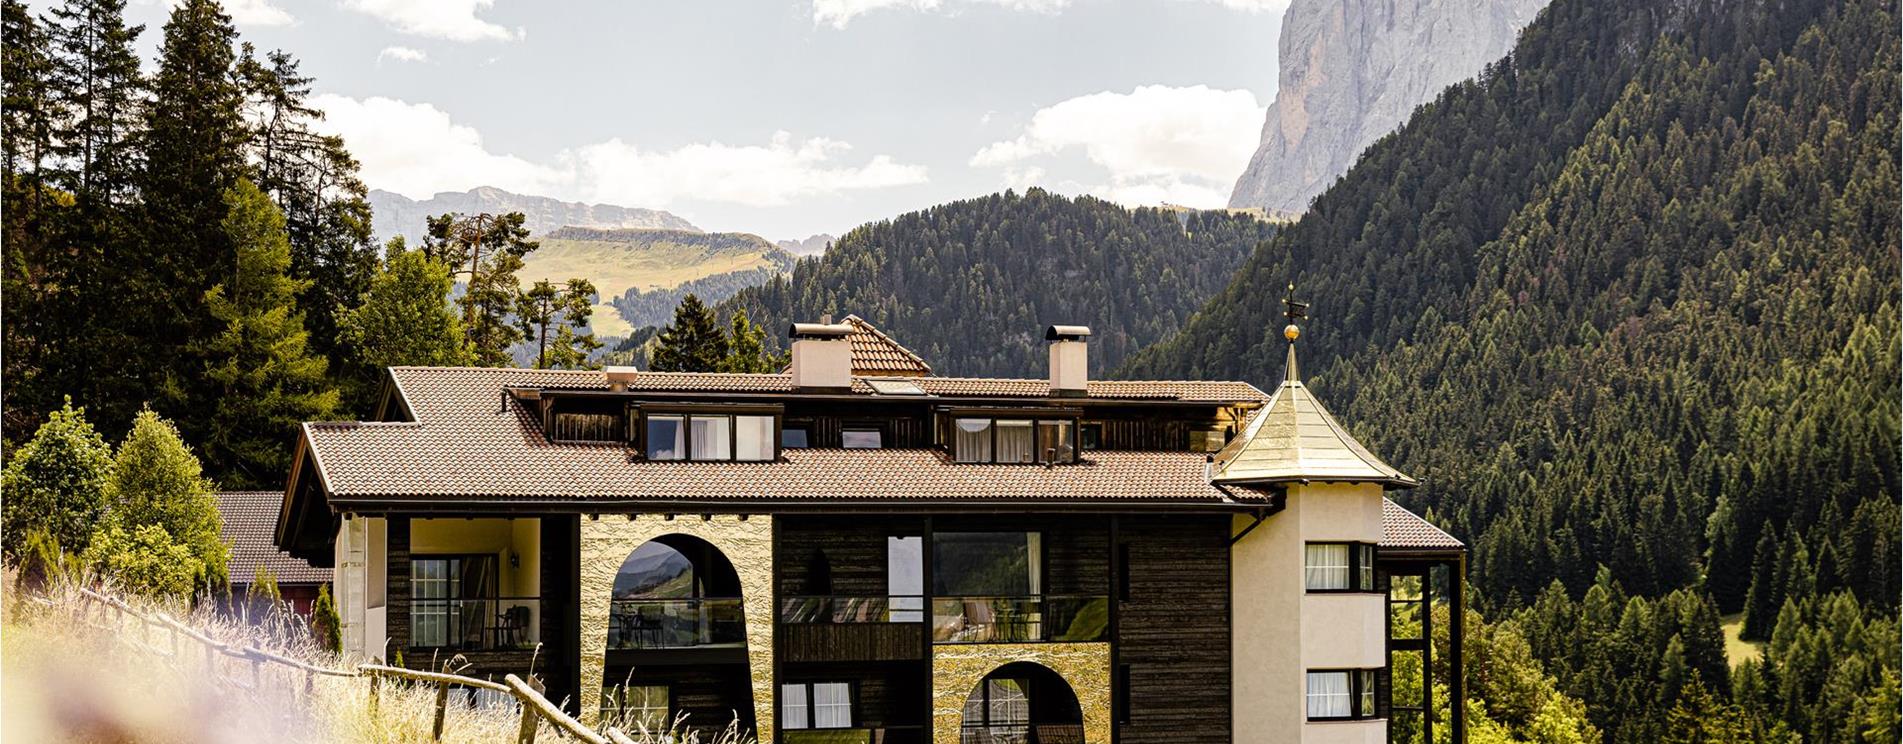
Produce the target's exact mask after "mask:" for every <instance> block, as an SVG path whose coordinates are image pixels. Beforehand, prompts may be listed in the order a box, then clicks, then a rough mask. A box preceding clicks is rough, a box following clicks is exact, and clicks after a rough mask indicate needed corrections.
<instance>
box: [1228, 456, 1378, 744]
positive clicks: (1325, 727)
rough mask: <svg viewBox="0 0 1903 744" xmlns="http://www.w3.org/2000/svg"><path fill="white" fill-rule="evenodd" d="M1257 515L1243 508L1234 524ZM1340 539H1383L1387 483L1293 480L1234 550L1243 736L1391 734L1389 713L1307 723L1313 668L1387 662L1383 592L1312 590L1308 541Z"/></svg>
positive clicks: (1262, 742) (1272, 743) (1323, 738)
mask: <svg viewBox="0 0 1903 744" xmlns="http://www.w3.org/2000/svg"><path fill="white" fill-rule="evenodd" d="M1252 521H1253V517H1245V516H1238V517H1236V518H1235V519H1234V520H1233V524H1232V532H1233V533H1240V532H1241V531H1242V530H1243V529H1244V528H1246V527H1248V526H1249V524H1250V523H1251V522H1252ZM1334 541H1350V542H1367V543H1379V542H1380V541H1381V488H1380V487H1379V486H1375V485H1348V484H1322V483H1317V484H1312V485H1292V486H1290V488H1289V494H1288V501H1287V507H1286V508H1284V509H1283V510H1282V512H1281V513H1279V514H1276V515H1274V516H1271V517H1269V518H1268V519H1267V520H1265V521H1264V522H1263V523H1262V524H1261V525H1260V526H1258V527H1256V528H1255V530H1254V531H1252V532H1250V533H1249V535H1248V536H1247V537H1245V538H1243V539H1242V540H1241V541H1240V542H1238V543H1236V545H1235V546H1234V547H1233V548H1232V549H1231V552H1230V560H1231V567H1230V568H1231V571H1230V598H1231V599H1230V601H1231V603H1232V609H1231V616H1232V619H1233V622H1234V634H1233V636H1232V638H1233V640H1232V642H1231V644H1232V645H1231V650H1232V653H1231V662H1232V664H1233V667H1232V669H1233V679H1234V685H1233V687H1232V692H1231V695H1232V703H1233V713H1232V716H1233V725H1234V731H1235V741H1236V742H1237V743H1238V744H1256V743H1259V744H1283V743H1285V742H1303V743H1304V744H1312V743H1315V742H1323V743H1327V744H1335V743H1339V742H1379V741H1384V740H1385V737H1386V731H1387V727H1386V723H1385V722H1383V721H1354V722H1332V721H1331V722H1326V723H1313V724H1310V723H1308V722H1307V719H1308V715H1307V676H1306V674H1307V670H1309V669H1331V668H1374V667H1380V666H1384V665H1385V664H1386V663H1387V654H1386V637H1385V633H1384V625H1383V624H1384V623H1385V622H1386V617H1387V615H1386V611H1387V605H1386V602H1385V598H1384V597H1383V596H1382V595H1379V594H1314V595H1310V594H1308V592H1307V588H1306V586H1305V584H1304V582H1303V568H1304V566H1303V557H1304V546H1305V545H1306V543H1309V542H1334Z"/></svg>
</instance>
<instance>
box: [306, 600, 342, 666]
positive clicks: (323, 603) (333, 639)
mask: <svg viewBox="0 0 1903 744" xmlns="http://www.w3.org/2000/svg"><path fill="white" fill-rule="evenodd" d="M311 633H312V634H313V635H315V636H316V637H317V647H318V648H321V649H324V650H325V651H329V652H331V653H333V654H334V653H338V652H340V651H342V650H343V648H344V634H343V618H341V617H339V616H338V615H337V601H336V600H335V599H332V598H331V596H330V584H328V583H326V584H319V585H318V587H317V600H316V601H314V602H312V603H311Z"/></svg>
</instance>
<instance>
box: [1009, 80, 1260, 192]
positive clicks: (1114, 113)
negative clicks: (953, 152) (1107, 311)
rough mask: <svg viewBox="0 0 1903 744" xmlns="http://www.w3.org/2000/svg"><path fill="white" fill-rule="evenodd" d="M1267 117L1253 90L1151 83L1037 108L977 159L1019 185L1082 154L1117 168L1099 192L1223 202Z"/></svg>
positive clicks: (1109, 166) (1106, 168)
mask: <svg viewBox="0 0 1903 744" xmlns="http://www.w3.org/2000/svg"><path fill="white" fill-rule="evenodd" d="M1263 114H1264V107H1263V106H1262V105H1261V104H1259V103H1257V102H1256V100H1255V95H1254V94H1252V93H1250V92H1249V91H1246V90H1216V89H1213V88H1210V87H1208V86H1203V85H1196V86H1190V87H1183V88H1176V87H1169V86H1162V85H1146V86H1141V87H1138V88H1137V89H1135V90H1133V91H1131V92H1129V93H1111V92H1108V91H1105V92H1102V93H1092V94H1089V95H1083V96H1078V97H1076V98H1071V99H1068V100H1065V101H1061V102H1059V103H1057V104H1054V105H1051V106H1048V107H1045V108H1043V109H1040V110H1038V112H1037V113H1035V114H1033V115H1032V116H1031V122H1030V124H1028V125H1026V126H1025V127H1024V130H1023V132H1022V133H1021V134H1019V135H1018V136H1017V137H1016V138H1015V139H1009V140H1000V141H998V142H994V143H992V144H990V145H986V146H985V147H983V148H982V149H980V150H978V152H977V153H976V154H974V155H972V156H971V165H973V166H976V167H980V168H1001V169H1003V170H1004V179H1005V183H1006V185H1008V186H1013V187H1017V186H1023V185H1026V183H1025V182H1026V180H1027V178H1026V176H1027V175H1028V174H1032V173H1034V171H1033V170H1031V169H1032V168H1036V166H1035V165H1033V163H1035V162H1036V161H1039V160H1041V159H1044V158H1049V157H1054V156H1057V155H1059V154H1062V153H1066V152H1070V151H1081V152H1082V153H1083V155H1084V157H1085V158H1087V159H1088V160H1089V161H1090V162H1091V163H1093V164H1096V165H1098V166H1101V167H1102V168H1104V169H1105V170H1106V171H1108V172H1109V177H1110V181H1109V183H1107V184H1101V185H1098V186H1095V187H1093V188H1092V189H1091V191H1092V193H1096V194H1098V195H1100V196H1104V197H1105V198H1109V199H1114V200H1116V201H1120V202H1124V203H1128V204H1156V203H1159V202H1165V201H1167V202H1171V203H1175V204H1184V205H1188V206H1195V207H1217V206H1221V205H1222V204H1223V202H1225V201H1226V200H1227V197H1228V191H1229V187H1230V185H1231V184H1232V183H1233V182H1234V181H1235V178H1236V176H1237V175H1238V174H1240V173H1241V172H1242V169H1243V167H1244V166H1246V165H1247V164H1248V162H1249V156H1250V155H1251V154H1253V153H1254V152H1255V146H1256V138H1257V135H1258V132H1259V131H1260V129H1261V127H1262V117H1263ZM1035 173H1036V174H1037V175H1038V176H1041V175H1042V172H1041V170H1039V171H1035Z"/></svg>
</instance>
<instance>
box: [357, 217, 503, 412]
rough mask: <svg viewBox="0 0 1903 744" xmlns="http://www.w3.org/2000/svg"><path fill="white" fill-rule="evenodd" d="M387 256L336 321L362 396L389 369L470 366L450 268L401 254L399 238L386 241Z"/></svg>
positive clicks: (421, 256) (418, 254)
mask: <svg viewBox="0 0 1903 744" xmlns="http://www.w3.org/2000/svg"><path fill="white" fill-rule="evenodd" d="M388 253H389V257H388V258H385V259H384V261H383V267H382V268H381V269H380V270H378V272H377V275H376V276H375V277H373V278H372V279H371V280H370V289H369V291H367V292H365V293H364V295H363V297H362V298H361V299H360V300H359V301H358V303H357V306H356V307H354V308H352V309H351V310H349V311H348V312H346V313H344V315H343V316H342V318H340V320H339V328H338V334H339V346H341V347H342V348H345V349H349V350H350V351H351V354H352V360H351V361H352V362H353V365H354V366H355V367H357V368H358V370H360V372H359V373H358V374H357V375H356V384H357V387H358V388H359V393H360V394H363V393H365V392H366V391H364V390H363V389H365V388H372V387H374V386H375V384H376V382H377V380H378V379H379V378H380V377H381V376H382V374H383V370H384V369H385V368H387V367H396V366H402V365H424V366H436V367H455V366H463V365H468V364H470V363H471V361H472V360H471V357H470V353H469V340H468V339H467V338H466V337H465V336H464V334H463V324H462V319H461V318H460V317H457V315H456V313H455V312H454V311H453V310H451V309H450V305H449V291H450V289H451V287H452V286H453V285H454V283H453V282H451V281H450V279H449V267H447V266H444V265H443V262H441V261H438V260H436V259H434V258H431V257H430V256H429V255H427V254H425V253H423V252H422V251H411V250H404V248H403V243H402V241H401V239H392V240H391V241H390V247H389V251H388ZM363 400H364V399H363V398H360V402H361V401H363Z"/></svg>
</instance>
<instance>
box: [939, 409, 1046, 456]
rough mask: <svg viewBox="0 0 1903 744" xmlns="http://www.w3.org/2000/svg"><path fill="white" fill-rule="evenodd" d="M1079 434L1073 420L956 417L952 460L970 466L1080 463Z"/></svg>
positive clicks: (953, 424) (952, 436) (952, 441)
mask: <svg viewBox="0 0 1903 744" xmlns="http://www.w3.org/2000/svg"><path fill="white" fill-rule="evenodd" d="M1020 415H1022V414H1020ZM1076 431H1077V424H1076V421H1075V420H1073V419H1069V418H1061V419H1057V418H1052V419H1038V418H1028V417H1027V418H1006V417H1002V416H979V415H956V416H954V417H953V419H952V426H951V442H950V445H951V452H952V459H954V460H956V461H958V462H966V463H1040V462H1042V463H1068V462H1076V460H1077V439H1076Z"/></svg>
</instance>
